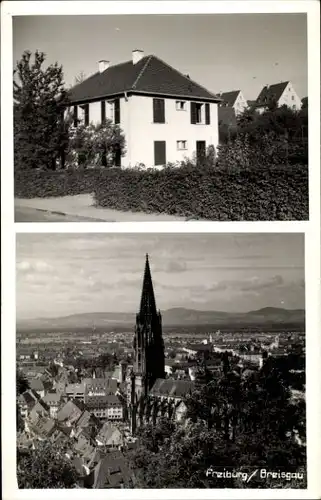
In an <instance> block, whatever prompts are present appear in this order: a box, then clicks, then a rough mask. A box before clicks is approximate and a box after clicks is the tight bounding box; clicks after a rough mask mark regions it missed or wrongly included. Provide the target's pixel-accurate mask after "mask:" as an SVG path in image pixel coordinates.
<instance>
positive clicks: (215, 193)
mask: <svg viewBox="0 0 321 500" xmlns="http://www.w3.org/2000/svg"><path fill="white" fill-rule="evenodd" d="M83 193H94V195H95V200H96V203H97V205H99V206H101V207H107V208H111V209H116V210H125V211H126V210H127V211H138V212H145V213H166V214H170V215H177V216H183V217H188V218H196V219H197V218H202V219H208V220H217V221H222V220H223V221H228V220H307V219H308V168H307V167H306V166H302V165H300V164H298V165H293V166H291V167H287V166H285V165H281V166H279V165H272V166H270V167H264V168H262V167H261V165H257V166H248V167H247V168H246V169H240V170H239V171H236V170H235V169H234V170H233V169H230V170H228V169H226V168H225V167H223V166H222V165H220V164H218V165H217V166H216V167H215V168H213V167H210V168H209V167H207V166H204V167H202V168H197V167H195V166H194V165H193V164H192V163H186V165H185V166H183V167H181V168H167V169H164V170H160V171H157V170H156V171H155V170H151V169H150V170H146V171H142V170H136V169H126V170H122V169H117V168H111V169H104V168H101V169H89V170H86V169H85V170H81V169H78V170H71V171H68V170H67V171H60V172H44V171H37V172H33V171H29V172H16V175H15V195H16V196H17V197H20V198H22V197H26V198H33V197H42V198H43V197H50V196H65V195H76V194H83Z"/></svg>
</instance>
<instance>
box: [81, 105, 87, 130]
mask: <svg viewBox="0 0 321 500" xmlns="http://www.w3.org/2000/svg"><path fill="white" fill-rule="evenodd" d="M80 108H81V110H82V114H83V121H84V125H85V127H88V125H89V104H84V105H83V106H80Z"/></svg>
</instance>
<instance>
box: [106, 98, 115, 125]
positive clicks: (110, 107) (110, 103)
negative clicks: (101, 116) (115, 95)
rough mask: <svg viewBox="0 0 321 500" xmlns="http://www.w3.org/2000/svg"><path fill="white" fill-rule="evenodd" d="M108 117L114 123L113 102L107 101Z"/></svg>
mask: <svg viewBox="0 0 321 500" xmlns="http://www.w3.org/2000/svg"><path fill="white" fill-rule="evenodd" d="M107 104H108V118H109V119H110V120H111V121H112V122H113V123H115V102H114V101H108V102H107Z"/></svg>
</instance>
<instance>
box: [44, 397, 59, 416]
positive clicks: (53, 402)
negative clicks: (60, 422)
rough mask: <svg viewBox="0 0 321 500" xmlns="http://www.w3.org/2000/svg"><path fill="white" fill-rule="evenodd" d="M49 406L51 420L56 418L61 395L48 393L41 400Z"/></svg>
mask: <svg viewBox="0 0 321 500" xmlns="http://www.w3.org/2000/svg"><path fill="white" fill-rule="evenodd" d="M42 400H43V401H44V402H45V403H46V404H47V405H48V406H49V413H50V417H51V418H56V417H57V413H58V409H59V407H60V405H61V401H62V395H61V394H59V393H56V392H48V393H47V394H46V395H45V396H44V397H43V399H42Z"/></svg>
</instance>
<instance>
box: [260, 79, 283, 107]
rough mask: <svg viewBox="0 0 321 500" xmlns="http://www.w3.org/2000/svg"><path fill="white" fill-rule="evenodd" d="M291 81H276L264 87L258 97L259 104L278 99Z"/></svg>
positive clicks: (262, 104)
mask: <svg viewBox="0 0 321 500" xmlns="http://www.w3.org/2000/svg"><path fill="white" fill-rule="evenodd" d="M288 83H289V82H281V83H274V84H273V85H266V86H265V87H263V89H262V90H261V92H260V93H259V95H258V97H257V99H256V105H257V106H264V105H266V104H268V103H270V102H271V101H273V100H275V101H278V100H279V99H280V97H281V95H282V94H283V92H284V90H285V88H286V87H287V85H288Z"/></svg>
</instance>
